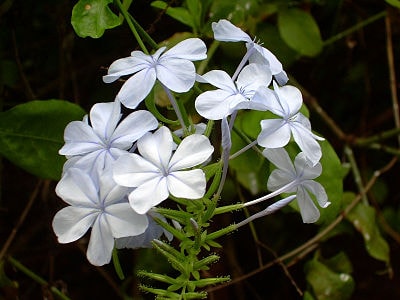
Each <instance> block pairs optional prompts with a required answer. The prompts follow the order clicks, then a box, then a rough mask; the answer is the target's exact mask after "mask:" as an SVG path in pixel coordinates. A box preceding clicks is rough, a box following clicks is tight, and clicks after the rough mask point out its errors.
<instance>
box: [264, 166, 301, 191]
mask: <svg viewBox="0 0 400 300" xmlns="http://www.w3.org/2000/svg"><path fill="white" fill-rule="evenodd" d="M294 179H295V177H293V174H290V173H288V172H287V171H284V170H280V169H275V170H273V171H272V172H271V175H270V176H269V177H268V182H267V188H268V190H270V191H272V192H274V191H276V190H278V189H280V188H281V187H283V186H284V185H287V184H289V183H290V182H292V181H293V180H294ZM296 190H297V186H295V187H293V188H291V189H288V190H286V191H285V192H286V193H293V192H296Z"/></svg>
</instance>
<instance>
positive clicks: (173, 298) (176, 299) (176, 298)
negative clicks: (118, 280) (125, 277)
mask: <svg viewBox="0 0 400 300" xmlns="http://www.w3.org/2000/svg"><path fill="white" fill-rule="evenodd" d="M139 288H140V289H141V290H142V291H145V292H149V293H152V294H155V295H157V296H161V297H166V298H161V297H157V299H169V300H181V299H182V297H181V295H180V294H177V293H174V292H172V291H168V290H164V289H155V288H152V287H149V286H146V285H142V284H141V285H140V286H139Z"/></svg>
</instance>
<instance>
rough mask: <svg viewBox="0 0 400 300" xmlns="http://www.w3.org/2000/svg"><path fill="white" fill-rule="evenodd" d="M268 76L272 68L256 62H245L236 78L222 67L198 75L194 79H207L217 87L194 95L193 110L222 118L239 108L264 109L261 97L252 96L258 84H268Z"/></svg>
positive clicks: (209, 116)
mask: <svg viewBox="0 0 400 300" xmlns="http://www.w3.org/2000/svg"><path fill="white" fill-rule="evenodd" d="M271 80H272V75H271V71H270V70H269V69H268V68H266V67H265V65H259V64H249V65H247V66H245V67H244V68H243V69H242V71H241V72H240V73H239V76H238V78H237V80H236V82H234V81H233V80H232V78H231V77H230V76H229V75H228V74H227V73H226V72H224V71H221V70H213V71H210V72H208V73H206V74H204V75H201V76H200V75H198V76H197V81H199V82H203V83H210V84H212V85H214V86H216V87H217V88H218V89H217V90H212V91H206V92H204V93H202V94H200V95H199V96H198V97H197V98H196V102H195V107H196V110H197V112H198V113H199V114H200V115H201V116H203V117H205V118H207V119H210V120H221V119H223V118H225V117H227V116H229V115H230V114H232V113H233V112H234V111H236V110H238V109H255V110H266V109H267V108H266V106H265V105H264V104H263V101H262V99H261V98H260V97H259V98H257V99H254V98H253V96H254V94H255V93H256V91H257V89H258V88H259V87H260V86H268V85H269V84H270V83H271Z"/></svg>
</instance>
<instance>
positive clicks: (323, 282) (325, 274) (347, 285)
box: [305, 259, 354, 300]
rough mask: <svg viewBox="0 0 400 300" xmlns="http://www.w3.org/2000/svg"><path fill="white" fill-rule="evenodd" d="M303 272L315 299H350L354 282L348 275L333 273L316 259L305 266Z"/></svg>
mask: <svg viewBox="0 0 400 300" xmlns="http://www.w3.org/2000/svg"><path fill="white" fill-rule="evenodd" d="M305 272H306V280H307V282H308V283H309V284H310V286H311V287H312V291H313V294H314V296H315V298H316V299H318V300H346V299H350V297H351V294H352V293H353V290H354V280H353V278H352V276H351V275H350V274H347V273H337V272H334V271H333V270H331V269H330V268H328V267H327V266H326V265H324V264H323V263H321V262H319V261H318V260H316V259H313V260H311V261H309V262H308V263H307V264H306V266H305Z"/></svg>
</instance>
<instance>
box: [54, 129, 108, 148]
mask: <svg viewBox="0 0 400 300" xmlns="http://www.w3.org/2000/svg"><path fill="white" fill-rule="evenodd" d="M64 139H65V145H64V146H63V147H62V148H61V149H60V151H58V153H60V154H61V155H82V154H86V153H89V152H92V151H96V150H99V149H102V148H103V147H104V142H103V141H102V140H101V139H100V138H99V137H98V136H97V135H96V133H95V132H94V131H93V128H92V127H90V126H89V125H88V124H86V123H85V122H82V121H72V122H71V123H69V124H68V125H67V127H66V128H65V131H64Z"/></svg>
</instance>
